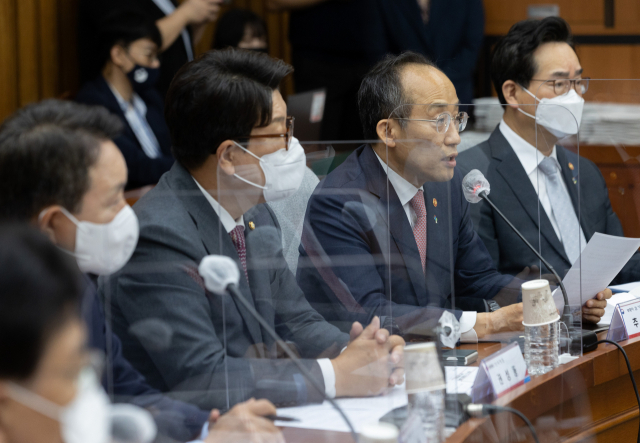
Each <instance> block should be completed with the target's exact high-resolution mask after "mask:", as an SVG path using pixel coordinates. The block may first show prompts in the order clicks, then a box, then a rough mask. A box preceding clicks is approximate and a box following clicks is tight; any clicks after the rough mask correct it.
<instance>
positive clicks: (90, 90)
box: [76, 76, 173, 189]
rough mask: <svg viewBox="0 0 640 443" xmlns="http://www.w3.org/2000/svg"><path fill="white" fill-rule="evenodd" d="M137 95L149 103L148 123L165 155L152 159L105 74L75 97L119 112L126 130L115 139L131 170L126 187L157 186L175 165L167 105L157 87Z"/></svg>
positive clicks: (85, 85)
mask: <svg viewBox="0 0 640 443" xmlns="http://www.w3.org/2000/svg"><path fill="white" fill-rule="evenodd" d="M138 95H140V98H141V99H142V100H144V102H145V104H146V105H147V116H146V117H147V122H148V123H149V126H150V127H151V130H152V131H153V133H154V134H155V136H156V138H157V139H158V143H159V144H160V150H161V151H162V156H160V157H158V158H149V157H147V154H145V153H144V151H143V150H142V146H141V145H140V142H138V139H137V138H136V136H135V134H134V132H133V129H131V126H129V123H128V122H127V119H126V118H125V116H124V112H122V108H121V107H120V104H118V100H117V99H116V97H115V96H114V95H113V92H111V89H110V88H109V85H108V84H107V82H106V80H105V79H104V77H102V76H99V77H97V78H95V79H94V80H93V81H90V82H87V83H85V84H84V86H83V87H82V89H81V90H80V92H78V95H77V96H76V101H77V102H79V103H84V104H87V105H100V106H104V107H105V108H107V109H108V110H109V112H111V113H112V114H114V115H117V116H118V117H119V118H120V120H122V123H123V124H124V130H123V132H122V134H120V135H119V136H118V137H116V138H115V139H114V140H113V141H114V142H115V144H116V145H118V148H120V151H122V155H124V159H125V161H126V162H127V168H128V169H129V177H128V180H127V189H134V188H140V187H142V186H146V185H155V184H156V183H158V180H160V177H161V176H162V174H164V173H165V172H167V171H168V170H169V169H170V168H171V165H172V164H173V156H172V155H171V136H170V135H169V128H168V127H167V124H166V122H165V120H164V105H163V103H162V98H161V97H160V94H158V92H157V91H155V90H154V89H149V90H147V91H145V92H144V93H142V94H138Z"/></svg>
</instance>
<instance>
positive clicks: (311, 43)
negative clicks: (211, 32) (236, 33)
mask: <svg viewBox="0 0 640 443" xmlns="http://www.w3.org/2000/svg"><path fill="white" fill-rule="evenodd" d="M267 5H268V6H270V7H271V8H273V9H289V10H291V15H290V24H289V40H290V42H291V50H292V61H293V66H294V67H295V73H294V81H295V87H296V92H305V91H310V90H314V89H321V88H326V89H327V99H326V103H325V116H324V121H323V127H322V135H321V138H322V139H323V140H361V139H362V137H363V133H362V130H361V126H360V122H359V120H358V107H357V96H358V88H359V87H360V83H361V82H362V79H363V78H364V76H365V74H366V73H367V72H368V71H369V69H370V68H371V67H372V66H373V65H374V64H375V63H377V62H378V61H380V60H382V59H383V58H384V57H385V56H386V55H387V54H396V55H397V54H400V53H402V52H404V51H413V52H417V53H420V54H422V55H424V56H426V57H428V58H430V59H431V60H434V62H435V64H436V65H437V66H438V67H439V68H440V69H442V70H443V71H444V73H445V74H447V76H449V77H450V78H451V79H452V82H453V83H454V86H455V87H456V89H457V90H459V96H460V100H461V103H463V104H464V103H467V102H470V101H471V99H472V98H473V92H472V91H473V87H472V85H473V81H472V76H473V71H474V68H475V64H476V60H477V57H478V52H479V49H480V46H481V44H482V38H483V32H484V13H483V8H482V1H481V0H393V1H372V0H342V1H328V0H268V1H267ZM463 111H464V109H463Z"/></svg>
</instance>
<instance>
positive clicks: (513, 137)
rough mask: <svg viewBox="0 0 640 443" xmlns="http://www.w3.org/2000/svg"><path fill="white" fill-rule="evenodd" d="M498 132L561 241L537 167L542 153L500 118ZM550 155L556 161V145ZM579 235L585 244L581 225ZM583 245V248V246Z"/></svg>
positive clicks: (563, 184)
mask: <svg viewBox="0 0 640 443" xmlns="http://www.w3.org/2000/svg"><path fill="white" fill-rule="evenodd" d="M499 128H500V132H502V135H504V138H506V139H507V142H509V144H510V145H511V147H512V148H513V151H514V152H515V153H516V155H517V156H518V159H519V160H520V163H521V164H522V167H523V168H524V172H526V174H527V176H528V177H529V180H531V184H532V185H533V189H534V190H535V191H536V194H538V200H539V201H540V205H541V206H542V208H543V209H544V212H546V213H547V217H549V221H551V226H553V230H554V231H555V233H556V236H557V237H558V240H560V243H562V235H560V228H559V227H558V222H556V217H555V215H554V214H553V209H552V208H551V201H550V200H549V195H548V194H547V182H546V176H545V174H544V172H542V169H540V168H539V165H540V162H542V160H543V159H544V154H542V153H541V152H540V151H539V150H538V149H537V148H536V147H535V146H533V145H531V144H530V143H528V142H527V141H526V140H525V139H523V138H522V137H520V136H519V135H518V134H516V133H515V131H514V130H513V129H511V128H510V127H509V125H507V123H506V122H505V121H504V120H502V121H501V122H500V126H499ZM550 157H552V158H554V159H555V160H556V162H557V161H558V154H557V153H556V147H555V146H554V147H553V150H552V151H551V155H550ZM560 167H562V165H560ZM560 183H562V189H563V190H564V192H565V193H566V194H567V196H568V197H569V198H571V196H570V195H569V190H568V189H567V184H566V183H565V182H564V180H560ZM580 235H581V236H582V239H583V240H582V245H584V246H586V240H584V238H585V237H584V233H583V232H582V227H580ZM584 246H583V248H584Z"/></svg>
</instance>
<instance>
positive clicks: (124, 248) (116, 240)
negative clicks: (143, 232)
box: [0, 100, 279, 443]
mask: <svg viewBox="0 0 640 443" xmlns="http://www.w3.org/2000/svg"><path fill="white" fill-rule="evenodd" d="M120 126H121V124H120V122H119V121H118V119H117V118H116V117H114V116H113V115H110V114H109V113H108V112H107V111H106V110H105V109H104V108H100V107H88V106H83V105H79V104H75V103H72V102H62V101H58V100H49V101H44V102H41V103H37V104H33V105H30V106H27V107H25V108H24V109H22V110H20V111H18V112H17V113H16V114H14V115H13V116H12V117H9V118H8V119H7V120H6V121H5V123H4V124H3V125H2V126H1V127H0V219H1V220H3V221H7V220H8V221H12V222H15V223H21V224H22V225H27V224H31V225H32V226H34V227H37V228H39V229H40V231H42V232H43V233H44V234H46V235H47V236H48V237H49V239H50V240H51V242H52V243H53V244H54V245H56V247H55V248H54V247H53V246H51V247H50V248H51V249H53V250H55V251H57V254H56V256H62V258H63V259H68V257H75V261H76V262H77V264H76V265H75V266H74V267H75V271H74V270H67V271H65V270H64V269H63V270H62V271H65V272H62V271H57V274H59V275H60V277H61V278H63V277H66V278H67V279H70V280H69V281H71V282H76V283H79V286H78V289H75V290H76V291H82V297H79V296H76V298H78V299H79V300H78V303H81V308H78V309H77V312H79V313H81V315H82V319H83V320H84V322H85V324H86V325H87V326H88V331H87V332H88V337H87V339H88V345H89V347H90V348H91V349H94V350H98V351H100V352H101V353H102V354H105V355H106V356H107V364H108V371H106V374H110V376H109V377H107V376H106V375H105V378H104V379H103V384H104V387H105V389H106V390H107V392H109V393H111V394H112V395H113V400H114V401H116V402H131V403H133V404H136V405H138V406H141V407H144V408H147V409H148V410H150V411H151V412H152V414H153V416H154V419H155V421H156V423H157V426H158V429H159V431H160V433H161V434H162V435H165V436H168V437H170V438H172V439H174V440H178V441H187V440H191V439H193V438H194V437H196V436H197V435H200V434H201V432H202V428H203V425H204V426H208V424H209V423H208V421H211V422H214V421H216V420H218V419H219V423H216V426H215V427H214V429H220V430H221V431H225V432H228V433H229V432H230V433H231V434H232V435H234V434H238V435H241V434H245V436H246V433H247V432H249V431H248V429H250V428H251V427H252V426H255V429H256V430H261V431H264V432H265V433H266V434H269V435H268V436H269V437H273V435H271V434H273V433H275V434H274V435H276V436H277V435H279V434H278V433H277V431H276V429H275V428H274V427H273V425H272V423H271V422H269V421H267V420H265V419H263V418H261V417H260V416H261V415H266V414H273V413H275V409H274V408H273V405H270V404H269V403H266V402H250V403H246V404H243V405H241V406H240V407H239V408H238V410H236V411H235V412H234V414H236V415H237V414H239V416H243V417H245V418H246V421H245V422H244V423H245V424H246V426H247V427H244V426H245V425H243V422H242V420H241V419H240V418H239V417H236V418H238V419H237V420H235V419H234V415H233V414H232V415H231V416H229V417H228V416H223V417H222V418H221V417H220V413H219V412H218V411H212V412H211V413H207V412H205V411H201V410H200V409H198V408H196V407H195V406H192V405H189V404H186V403H182V402H179V401H176V400H172V399H169V398H168V397H165V396H163V395H161V394H160V393H159V392H158V391H157V390H155V389H152V388H151V387H150V386H149V385H148V384H147V382H146V381H145V379H144V377H142V375H140V373H139V372H138V371H136V370H135V369H134V368H133V367H132V366H131V365H130V364H129V362H128V361H127V360H126V359H125V358H124V357H123V355H122V347H121V344H120V340H119V339H118V337H117V336H116V335H114V334H113V333H112V332H111V328H110V325H109V324H108V323H107V322H106V321H105V315H104V311H103V309H102V304H101V302H100V300H99V299H98V297H97V292H96V290H95V286H94V285H93V283H92V282H91V281H90V279H89V278H88V277H87V276H86V275H84V276H81V275H80V273H79V272H78V268H79V269H80V271H82V272H84V273H93V274H105V273H111V272H116V271H117V270H118V269H119V268H120V267H121V266H123V265H124V263H125V262H126V261H127V260H128V258H129V256H130V255H131V252H132V250H133V248H134V247H135V244H136V241H137V237H138V231H137V230H138V223H137V219H136V217H135V215H134V214H133V211H132V210H131V208H130V207H129V206H128V205H127V204H126V202H125V201H124V197H123V189H124V183H125V181H126V175H127V173H126V166H125V163H124V160H123V158H122V154H121V153H120V151H119V150H118V149H117V148H116V146H115V145H114V143H113V142H112V141H111V138H112V137H114V136H115V135H116V134H117V132H118V130H119V128H120ZM0 232H2V231H0ZM0 245H1V246H0V250H1V251H5V250H8V251H11V248H12V246H11V242H5V241H4V240H3V241H0ZM63 251H64V254H62V252H63ZM5 253H6V251H5ZM0 254H2V252H0ZM29 259H30V260H33V261H34V263H36V262H37V257H36V256H34V255H33V254H32V255H30V256H29ZM9 261H10V262H11V263H13V261H11V260H9ZM57 261H64V260H60V257H58V258H57ZM3 263H4V262H3ZM36 264H37V263H36ZM30 266H31V267H34V264H30ZM35 269H36V271H34V272H33V273H32V274H30V276H29V277H28V278H29V279H30V281H32V283H30V284H31V285H33V287H35V288H37V289H38V291H37V292H38V295H39V296H40V297H44V296H45V295H46V294H47V291H46V290H43V289H42V288H40V286H38V285H39V284H40V283H37V284H36V283H33V281H34V280H39V281H40V279H39V278H35V277H40V275H39V273H38V272H37V269H38V268H37V266H35ZM20 275H21V274H20V273H19V272H13V270H12V268H11V267H10V266H8V265H3V267H2V268H1V271H0V279H2V278H5V279H9V278H11V277H15V278H17V279H20V277H19V276H20ZM41 280H42V285H45V287H47V288H55V287H56V286H55V285H52V284H51V283H50V282H49V281H48V280H47V276H46V275H44V276H42V278H41ZM19 282H20V280H18V283H19ZM18 283H15V285H17V286H16V287H17V288H20V290H19V292H18V293H19V294H20V297H21V298H20V300H17V301H16V300H14V301H11V302H12V303H14V304H16V305H17V304H18V301H19V302H20V303H22V302H24V303H25V305H24V306H25V307H24V309H27V307H28V306H31V308H29V309H32V310H33V314H34V316H36V315H37V314H38V309H36V308H40V307H42V308H43V309H48V310H49V311H51V315H56V312H59V311H60V310H61V309H62V307H57V308H56V307H55V306H53V307H51V306H50V305H48V304H47V303H49V300H48V299H47V300H44V302H40V301H38V300H33V299H29V298H28V297H27V295H28V294H29V293H30V292H29V288H30V287H31V286H29V285H27V286H26V288H21V286H20V285H19V284H18ZM12 287H13V286H11V285H9V284H7V283H6V282H3V284H2V288H3V291H2V293H1V294H0V306H2V309H0V319H2V322H0V330H2V329H1V328H2V327H5V326H7V325H9V326H11V327H13V328H18V325H11V323H7V322H6V319H5V318H4V316H5V315H6V316H7V317H6V318H11V319H13V318H14V317H15V316H16V314H17V313H19V312H21V311H20V310H17V311H16V312H15V313H13V314H12V313H11V309H9V308H10V307H11V305H10V304H7V305H1V303H2V302H3V301H5V299H4V298H3V297H9V296H11V294H12V292H11V290H10V289H7V288H12ZM71 287H74V288H75V286H73V285H71V284H70V283H69V284H67V286H66V287H65V288H67V289H65V290H66V291H67V292H69V294H68V296H71V295H73V293H72V292H71V291H70V289H69V288H71ZM18 293H16V297H17V294H18ZM25 294H27V295H25ZM6 303H8V302H6ZM21 309H22V308H21ZM40 315H42V313H40ZM77 315H78V314H76V316H77ZM74 318H75V317H74ZM31 320H33V318H32V319H31ZM36 320H37V322H38V323H41V324H42V326H43V327H44V326H46V325H47V324H48V323H47V321H44V320H41V319H38V318H35V320H34V321H36ZM59 320H61V319H59ZM34 321H32V323H33V322H34ZM76 323H77V322H76ZM26 324H27V325H29V324H30V323H26ZM32 326H34V327H36V326H38V325H32ZM23 327H26V326H23ZM73 329H78V328H77V327H74V328H73ZM12 331H13V332H11V333H9V332H7V334H6V335H4V334H3V333H0V349H1V350H0V379H4V378H5V375H6V374H5V373H4V372H3V371H2V369H1V366H2V364H8V363H9V362H15V361H16V360H19V357H20V355H21V354H17V353H16V354H14V355H10V354H5V352H8V351H7V349H9V350H10V349H11V346H12V345H13V344H15V346H16V350H15V351H14V352H17V350H18V349H23V348H25V349H32V350H31V351H24V353H25V355H31V354H35V353H36V351H37V348H35V347H33V348H30V347H29V346H30V345H29V344H25V343H24V342H22V341H20V340H17V339H16V337H25V340H26V339H27V338H28V337H29V336H30V331H28V330H27V331H26V332H25V330H24V329H22V330H20V329H14V330H12ZM18 331H23V332H22V333H21V332H18ZM74 334H75V336H77V335H78V333H77V332H76V333H74ZM82 335H84V331H83V334H82ZM75 341H76V342H80V343H83V342H84V340H80V338H79V337H75ZM3 346H4V348H3ZM78 346H80V345H78ZM57 357H58V356H55V358H56V359H57ZM61 357H64V355H61ZM66 360H68V359H67V358H65V359H64V360H61V361H62V362H64V361H66ZM73 361H74V360H73V359H71V360H70V362H73ZM16 367H23V368H25V366H24V365H23V366H20V365H19V364H18V363H16ZM30 374H31V372H30V371H29V370H27V369H25V370H24V374H23V375H24V378H20V377H22V376H23V375H20V374H10V376H16V379H19V380H23V379H24V380H27V379H28V376H29V375H30ZM18 375H20V377H18ZM1 385H2V383H0V423H2V424H4V423H5V421H4V420H3V418H4V417H3V416H2V411H1V408H2V404H3V402H2V399H3V391H2V387H1ZM52 389H53V388H52ZM69 398H70V397H69ZM53 400H54V402H55V400H56V399H53ZM259 415H260V416H259ZM81 418H83V419H89V418H87V417H81ZM1 427H2V425H1V424H0V441H3V440H2V438H1V437H2V431H1ZM213 434H216V433H213ZM220 436H221V434H218V435H217V438H220ZM214 437H216V436H213V437H211V438H212V439H213V438H214ZM228 437H229V436H228ZM223 440H224V439H223ZM17 441H18V442H20V441H29V442H31V441H36V440H17ZM227 441H233V439H231V438H230V437H229V440H227ZM9 442H12V440H11V439H9ZM3 443H4V441H3ZM66 443H70V442H66ZM82 443H85V442H82Z"/></svg>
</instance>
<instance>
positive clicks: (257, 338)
mask: <svg viewBox="0 0 640 443" xmlns="http://www.w3.org/2000/svg"><path fill="white" fill-rule="evenodd" d="M171 175H172V187H173V188H174V190H176V191H178V192H180V193H182V195H183V197H182V203H183V204H184V206H185V208H186V209H187V211H188V212H189V214H190V215H191V218H192V219H193V221H194V223H195V224H196V226H197V228H198V232H199V233H200V237H201V239H202V243H203V244H204V247H205V250H206V251H207V254H210V255H226V256H227V257H231V258H232V259H233V260H234V261H235V262H236V265H237V266H238V269H240V284H239V285H238V286H239V289H240V292H242V294H244V296H245V298H246V299H247V301H248V302H249V303H250V304H251V305H254V307H255V304H254V301H253V296H252V293H251V289H250V288H249V283H248V282H247V279H246V278H245V276H244V272H243V271H242V264H241V263H240V258H239V257H238V252H237V251H236V248H235V246H234V245H233V242H232V241H231V237H230V236H229V234H227V233H226V232H225V230H224V227H223V226H222V223H220V219H219V218H218V215H217V214H216V212H215V211H214V210H213V208H212V207H211V205H210V204H209V202H208V201H207V199H206V198H205V197H204V195H203V194H202V191H200V188H198V186H197V185H196V183H195V181H194V180H193V177H191V174H189V172H188V171H187V170H186V169H184V168H183V167H182V166H181V165H180V164H179V163H177V162H176V163H175V164H174V165H173V167H172V168H171ZM232 299H233V302H234V303H235V305H236V307H237V309H238V311H239V312H240V315H242V318H243V319H244V322H245V324H246V326H247V329H248V330H249V333H250V334H251V338H252V339H253V341H254V343H262V333H261V332H260V326H259V324H258V322H257V321H256V320H255V319H254V318H253V316H252V315H251V313H250V312H249V311H248V310H247V309H246V308H245V307H244V306H243V305H242V304H241V303H239V302H238V301H237V300H236V299H235V297H232Z"/></svg>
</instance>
